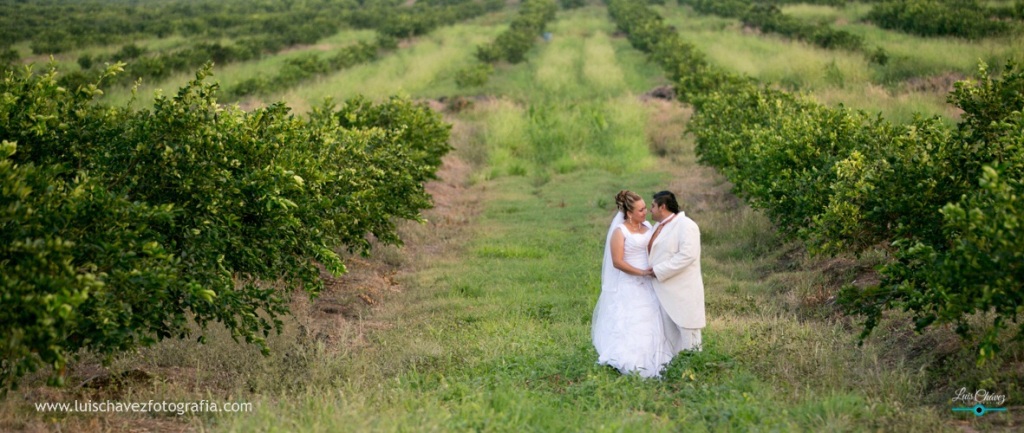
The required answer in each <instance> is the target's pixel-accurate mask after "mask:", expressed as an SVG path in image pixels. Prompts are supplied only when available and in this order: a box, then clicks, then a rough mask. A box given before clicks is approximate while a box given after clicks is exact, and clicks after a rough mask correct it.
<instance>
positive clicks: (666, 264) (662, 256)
mask: <svg viewBox="0 0 1024 433" xmlns="http://www.w3.org/2000/svg"><path fill="white" fill-rule="evenodd" d="M650 263H651V265H652V267H653V268H654V276H655V277H656V278H655V279H654V292H655V293H657V295H658V300H659V301H661V306H662V308H663V309H664V310H665V312H666V313H667V314H668V316H669V317H670V318H671V319H672V321H673V322H675V323H676V325H679V326H680V327H682V328H691V329H699V328H704V326H706V324H707V321H706V319H705V317H704V279H703V277H702V276H701V272H700V229H699V228H698V227H697V223H695V222H693V220H691V219H690V218H687V217H686V215H685V214H684V213H683V212H679V213H678V214H676V216H675V217H674V218H672V220H671V221H669V222H668V224H667V225H666V226H665V228H663V229H661V233H658V237H657V238H655V239H654V243H653V244H652V245H651V255H650Z"/></svg>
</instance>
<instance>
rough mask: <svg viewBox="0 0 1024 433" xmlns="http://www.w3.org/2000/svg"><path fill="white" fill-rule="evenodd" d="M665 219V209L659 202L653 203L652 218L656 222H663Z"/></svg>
mask: <svg viewBox="0 0 1024 433" xmlns="http://www.w3.org/2000/svg"><path fill="white" fill-rule="evenodd" d="M664 217H665V207H664V206H659V205H658V203H657V202H651V218H652V219H654V221H655V222H661V220H662V219H663V218H664Z"/></svg>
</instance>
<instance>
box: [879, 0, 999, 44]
mask: <svg viewBox="0 0 1024 433" xmlns="http://www.w3.org/2000/svg"><path fill="white" fill-rule="evenodd" d="M988 14H989V12H988V11H987V10H986V9H985V8H984V7H983V6H981V4H979V3H978V2H977V1H974V0H957V1H951V0H910V1H886V2H882V3H879V4H876V5H875V6H874V7H873V8H872V9H871V12H869V13H868V15H867V16H866V17H865V19H866V20H869V21H871V22H872V23H874V24H875V25H877V26H879V27H882V28H886V29H892V30H899V31H902V32H906V33H913V34H916V35H921V36H959V37H962V38H969V39H978V38H984V37H989V36H996V35H1001V34H1004V33H1006V32H1008V31H1009V30H1010V26H1009V25H1008V24H1007V23H1006V22H1003V21H996V20H991V19H989V17H988Z"/></svg>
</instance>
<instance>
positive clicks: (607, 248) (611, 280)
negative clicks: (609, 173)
mask: <svg viewBox="0 0 1024 433" xmlns="http://www.w3.org/2000/svg"><path fill="white" fill-rule="evenodd" d="M625 220H626V218H625V216H624V215H623V213H622V212H621V211H619V212H616V213H615V217H614V218H612V223H611V225H609V226H608V235H607V236H606V237H605V239H604V260H603V261H602V262H601V296H600V297H598V299H597V305H596V306H594V316H593V318H591V322H590V338H591V340H592V341H593V342H594V348H595V349H597V353H598V355H599V356H600V354H602V353H605V348H606V347H608V344H607V341H606V340H607V339H608V338H609V336H610V334H611V333H610V332H609V326H614V325H613V324H612V323H610V322H608V320H607V318H608V317H605V320H602V318H601V315H602V312H606V311H607V310H608V309H609V308H612V307H614V305H613V304H614V303H615V300H614V299H612V298H613V296H614V295H613V294H614V293H615V292H617V291H618V287H619V277H620V276H622V271H620V270H618V269H616V268H615V266H613V265H612V245H611V244H612V234H613V233H615V230H617V229H618V227H619V225H621V224H622V222H623V221H625Z"/></svg>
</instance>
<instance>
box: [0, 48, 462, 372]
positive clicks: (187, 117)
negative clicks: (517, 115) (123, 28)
mask: <svg viewBox="0 0 1024 433" xmlns="http://www.w3.org/2000/svg"><path fill="white" fill-rule="evenodd" d="M117 67H118V65H115V66H113V67H111V69H110V70H109V71H108V73H114V72H116V69H117ZM208 71H209V68H205V69H203V70H201V71H200V72H199V73H197V76H196V79H195V80H193V81H191V82H190V83H188V84H187V85H186V86H185V87H183V88H181V89H180V90H179V91H178V92H177V94H175V95H173V96H171V97H158V98H157V100H156V102H155V103H154V106H153V107H152V109H143V110H137V109H135V108H132V107H111V106H104V105H102V104H99V103H97V102H96V101H95V100H94V97H95V95H99V94H100V93H101V90H100V89H99V88H98V86H95V85H89V86H84V87H81V88H78V89H66V88H64V87H62V86H60V85H59V83H58V80H57V76H56V71H54V70H50V71H49V72H47V73H43V74H37V73H34V72H33V71H32V70H31V69H29V68H22V69H18V70H15V71H8V72H6V73H5V75H4V77H3V81H2V83H0V94H2V95H3V98H0V264H2V269H3V272H2V273H0V295H2V296H0V355H2V356H0V385H2V386H4V387H7V386H15V385H16V383H17V379H18V377H20V376H22V375H23V374H25V373H26V372H29V371H33V370H35V369H37V368H38V367H40V366H43V365H50V366H52V367H53V368H54V369H55V371H60V370H61V369H62V368H63V366H64V365H65V363H66V362H67V361H68V359H69V358H71V357H73V356H74V355H75V354H76V353H78V352H79V351H80V350H87V351H91V352H95V353H98V354H104V355H112V354H115V353H118V352H120V351H123V350H128V349H132V348H134V347H138V346H144V345H147V344H151V343H153V342H155V341H158V340H160V339H164V338H170V337H185V336H188V335H190V333H191V330H192V327H191V326H190V323H193V322H194V323H196V324H198V325H199V326H200V327H202V328H205V326H206V325H207V324H208V323H210V322H220V323H223V324H224V325H225V326H226V327H227V328H228V329H229V330H230V331H231V334H232V335H233V336H234V337H235V338H239V339H244V340H246V341H248V342H252V343H256V344H258V345H260V346H261V347H262V348H263V350H264V351H266V350H267V348H266V345H265V343H264V337H265V336H266V335H268V333H269V332H270V331H271V330H275V329H276V330H280V327H281V321H280V320H279V319H278V317H280V316H281V315H283V314H286V313H287V312H288V308H287V306H288V301H289V299H290V293H291V292H292V291H294V290H297V289H301V290H305V291H307V292H309V293H310V294H311V295H315V294H316V293H317V292H318V291H319V290H320V289H321V287H322V282H321V280H320V277H319V275H320V271H319V268H318V264H322V265H323V266H325V267H326V268H327V269H328V270H330V271H332V272H334V273H340V272H344V269H345V268H344V264H343V263H342V260H341V258H340V256H339V254H338V252H337V251H338V249H339V248H347V249H349V250H350V251H358V252H366V251H368V249H369V248H370V241H369V238H368V236H372V237H375V238H377V239H379V240H380V241H381V242H383V243H385V244H393V243H399V242H400V240H399V238H398V236H397V234H396V231H395V226H394V221H393V219H394V218H405V219H413V220H416V219H419V218H420V217H419V213H420V211H421V210H423V209H425V208H428V207H429V206H430V205H431V201H430V196H429V195H428V194H427V193H426V192H425V191H424V189H423V183H424V182H425V181H426V180H427V179H430V178H432V177H433V176H434V173H435V171H436V169H437V167H438V165H439V164H440V158H441V156H442V155H444V154H445V153H446V152H448V151H449V149H450V148H449V145H448V144H447V138H448V134H449V125H447V124H445V123H443V122H442V121H441V120H440V117H439V116H438V115H437V114H436V113H433V112H432V111H430V110H429V109H427V108H425V107H421V106H417V105H413V104H412V103H410V102H408V101H406V100H402V99H392V100H389V101H387V102H384V103H381V104H377V105H374V104H371V103H369V102H367V101H365V100H362V99H354V100H351V101H348V102H347V103H345V104H344V105H343V106H341V107H336V106H333V105H330V104H325V105H324V106H321V107H318V108H317V109H315V110H313V112H312V114H310V115H309V116H308V118H297V117H295V116H293V115H291V114H289V109H288V107H286V106H284V105H283V104H275V105H271V106H270V107H267V108H265V109H257V110H254V111H251V112H243V111H240V110H238V109H236V108H230V107H223V106H221V105H220V104H218V103H217V95H218V89H217V85H216V84H209V83H207V82H205V81H204V78H206V76H207V74H208ZM261 281H262V282H264V283H260V282H261ZM270 283H272V284H270ZM200 338H201V337H200ZM59 378H60V376H59V375H57V376H56V379H58V380H59Z"/></svg>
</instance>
